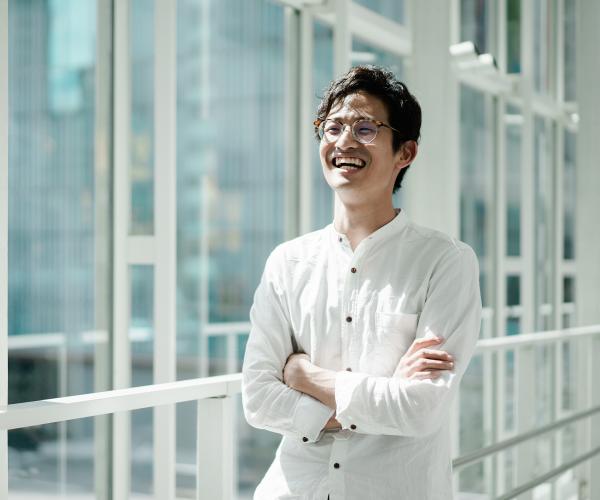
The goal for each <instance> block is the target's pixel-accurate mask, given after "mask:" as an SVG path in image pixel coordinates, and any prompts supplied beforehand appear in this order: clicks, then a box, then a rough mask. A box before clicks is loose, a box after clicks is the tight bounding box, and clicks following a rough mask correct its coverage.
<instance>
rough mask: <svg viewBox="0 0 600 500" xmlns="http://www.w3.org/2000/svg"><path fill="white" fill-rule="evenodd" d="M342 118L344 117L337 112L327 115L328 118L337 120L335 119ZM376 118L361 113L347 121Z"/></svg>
mask: <svg viewBox="0 0 600 500" xmlns="http://www.w3.org/2000/svg"><path fill="white" fill-rule="evenodd" d="M340 118H342V117H341V116H337V117H336V113H334V114H333V115H329V116H328V117H327V120H335V121H341V120H340ZM374 119H375V118H373V117H372V116H364V115H359V116H357V117H355V118H351V119H349V120H346V121H351V122H355V121H358V120H374Z"/></svg>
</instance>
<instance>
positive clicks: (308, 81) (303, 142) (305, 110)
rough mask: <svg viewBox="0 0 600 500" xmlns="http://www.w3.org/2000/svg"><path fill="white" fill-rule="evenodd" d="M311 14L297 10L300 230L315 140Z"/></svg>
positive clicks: (306, 215) (308, 215)
mask: <svg viewBox="0 0 600 500" xmlns="http://www.w3.org/2000/svg"><path fill="white" fill-rule="evenodd" d="M313 26H314V18H313V14H312V11H311V10H310V9H308V8H305V9H302V10H301V11H300V68H301V71H300V87H299V89H298V92H299V97H300V107H299V110H298V111H299V113H298V119H299V120H300V123H299V125H298V127H297V130H298V133H299V134H300V141H299V151H298V155H299V158H300V162H299V171H300V172H299V186H300V196H299V204H298V208H299V212H300V213H299V229H300V234H304V233H307V232H309V231H310V230H311V227H312V217H313V212H312V206H313V203H312V198H313V196H312V191H313V189H312V187H313V171H314V168H315V166H314V165H313V151H314V148H315V140H314V137H313V129H312V127H311V126H310V122H311V118H312V117H313V116H314V114H315V110H314V109H313V108H314V105H313V95H314V88H313V64H314V61H313V45H314V43H313V37H314V30H313Z"/></svg>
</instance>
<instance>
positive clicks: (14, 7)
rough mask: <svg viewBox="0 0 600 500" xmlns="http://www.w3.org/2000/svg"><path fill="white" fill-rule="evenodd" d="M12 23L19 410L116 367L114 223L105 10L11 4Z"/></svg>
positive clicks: (81, 387) (13, 316) (14, 358)
mask: <svg viewBox="0 0 600 500" xmlns="http://www.w3.org/2000/svg"><path fill="white" fill-rule="evenodd" d="M9 26H10V27H11V29H10V31H9V60H10V62H9V64H10V68H11V71H10V75H9V100H10V103H11V106H10V115H9V130H10V136H9V199H8V204H9V211H8V216H9V219H8V225H9V229H8V247H9V250H8V258H9V262H8V297H9V299H8V300H9V304H8V310H9V314H8V330H9V336H10V339H9V360H10V369H9V400H10V402H11V403H17V402H22V401H30V400H36V399H44V398H53V397H58V396H66V395H72V394H81V393H86V392H91V391H94V390H95V381H94V363H95V362H103V363H107V362H108V359H107V358H106V356H104V357H96V358H95V357H94V353H95V346H96V345H97V342H101V343H105V342H106V340H107V339H106V336H107V325H108V323H109V321H110V314H109V310H108V305H107V304H106V301H105V299H104V298H105V296H106V294H107V293H108V277H109V272H110V269H109V265H108V263H109V259H108V256H109V253H110V252H109V248H110V247H109V242H110V237H109V234H110V229H109V228H110V227H111V220H110V211H109V210H107V209H106V207H105V206H104V205H103V204H102V203H103V200H105V199H108V197H109V192H110V183H109V180H110V179H109V178H108V176H106V173H105V172H103V171H100V169H96V164H95V163H96V162H95V156H94V148H95V114H96V109H95V106H96V103H95V98H96V88H95V69H96V2H95V1H81V2H74V1H71V2H57V1H54V2H44V1H39V2H10V8H9ZM104 231H106V232H104ZM89 332H93V334H92V335H90V334H89ZM105 366H106V369H108V364H106V365H105ZM97 382H98V383H99V382H100V381H99V380H98V381H97Z"/></svg>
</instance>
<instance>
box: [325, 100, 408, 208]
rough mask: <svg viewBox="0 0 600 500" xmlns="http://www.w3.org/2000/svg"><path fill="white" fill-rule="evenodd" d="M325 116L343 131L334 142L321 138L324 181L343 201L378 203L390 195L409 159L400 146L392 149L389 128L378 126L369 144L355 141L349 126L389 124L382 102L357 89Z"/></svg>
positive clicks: (337, 103)
mask: <svg viewBox="0 0 600 500" xmlns="http://www.w3.org/2000/svg"><path fill="white" fill-rule="evenodd" d="M327 119H332V120H336V121H338V122H340V123H341V124H342V125H344V126H345V125H349V126H345V127H344V131H343V132H342V134H341V135H340V136H339V137H338V139H337V141H335V142H327V141H326V140H324V139H323V140H321V144H320V147H319V153H320V156H321V165H322V167H323V174H324V175H325V180H326V181H327V183H328V184H329V185H330V186H331V188H332V189H333V190H334V191H336V192H337V194H338V195H339V196H340V197H341V199H342V201H345V202H351V203H356V202H359V203H364V202H370V201H373V202H378V201H381V199H382V197H387V198H388V199H389V198H391V195H392V191H393V187H394V182H395V180H396V176H397V175H398V172H400V170H401V169H402V168H404V167H405V166H406V165H407V164H408V163H409V162H406V161H404V160H405V152H404V150H403V148H400V150H399V151H398V152H396V153H394V151H393V150H392V130H390V129H389V128H387V127H379V130H378V132H377V136H376V137H375V139H374V140H373V141H372V142H371V143H369V144H362V143H360V142H358V141H357V140H356V139H355V138H354V137H353V136H352V131H351V130H350V128H351V127H350V126H351V125H352V124H353V123H354V122H355V121H356V120H358V119H369V120H380V121H382V122H384V123H386V124H389V121H388V114H387V110H386V107H385V105H384V104H383V102H382V101H381V100H380V99H378V98H377V97H374V96H372V95H370V94H367V93H364V92H359V93H356V94H351V95H349V96H347V97H346V98H345V99H343V100H341V101H339V102H336V103H335V104H334V105H333V106H332V108H331V111H330V112H329V114H328V115H327Z"/></svg>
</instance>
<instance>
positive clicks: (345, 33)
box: [333, 0, 352, 78]
mask: <svg viewBox="0 0 600 500" xmlns="http://www.w3.org/2000/svg"><path fill="white" fill-rule="evenodd" d="M333 5H334V15H335V23H334V25H333V74H334V78H339V77H340V76H342V74H344V73H345V72H346V71H348V69H349V68H350V52H351V51H352V35H351V33H350V0H334V4H333Z"/></svg>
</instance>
